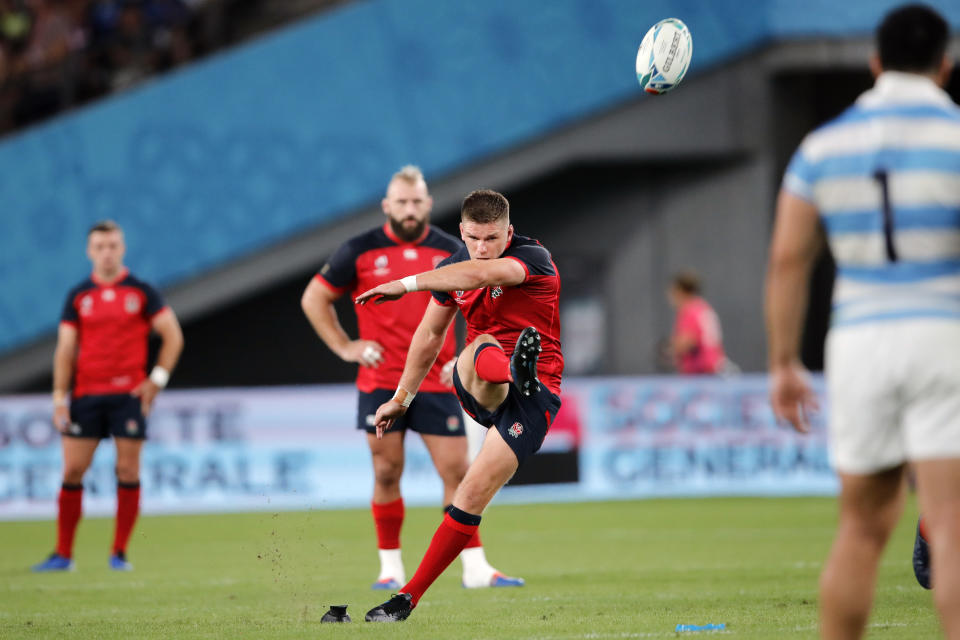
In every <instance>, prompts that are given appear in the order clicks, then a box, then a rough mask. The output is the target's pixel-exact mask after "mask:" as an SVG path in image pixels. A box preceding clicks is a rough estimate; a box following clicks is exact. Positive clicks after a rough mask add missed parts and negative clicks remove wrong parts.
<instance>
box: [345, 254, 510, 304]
mask: <svg viewBox="0 0 960 640" xmlns="http://www.w3.org/2000/svg"><path fill="white" fill-rule="evenodd" d="M526 277H527V271H526V269H524V268H523V265H522V264H520V262H518V261H516V260H514V259H513V258H496V259H494V260H465V261H463V262H457V263H454V264H448V265H447V266H445V267H440V268H439V269H434V270H433V271H424V272H423V273H418V274H417V275H414V276H407V277H406V278H403V279H402V280H392V281H390V282H386V283H384V284H382V285H380V286H379V287H374V288H373V289H370V290H369V291H365V292H363V293H361V294H360V295H359V296H357V302H358V303H359V304H366V303H368V302H370V301H371V300H372V301H374V302H375V303H376V304H380V303H383V302H386V301H388V300H396V299H398V298H400V297H401V296H403V294H405V293H410V292H411V291H472V290H474V289H480V288H482V287H489V286H491V285H498V284H499V285H502V286H506V287H512V286H515V285H518V284H520V283H522V282H523V281H524V280H525V279H526Z"/></svg>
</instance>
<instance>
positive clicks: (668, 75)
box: [637, 18, 693, 95]
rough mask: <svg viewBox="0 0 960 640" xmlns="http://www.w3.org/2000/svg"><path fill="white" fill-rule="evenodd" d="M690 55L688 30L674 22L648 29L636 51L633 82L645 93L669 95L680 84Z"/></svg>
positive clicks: (662, 22)
mask: <svg viewBox="0 0 960 640" xmlns="http://www.w3.org/2000/svg"><path fill="white" fill-rule="evenodd" d="M692 55H693V36H691V35H690V29H687V25H685V24H683V22H681V21H680V20H678V19H676V18H667V19H666V20H661V21H660V22H658V23H657V24H655V25H653V26H652V27H650V30H649V31H647V35H645V36H643V40H642V41H641V42H640V49H639V50H638V51H637V80H638V81H639V82H640V88H641V89H643V90H644V91H646V92H647V93H652V94H654V95H659V94H661V93H666V92H668V91H672V90H673V89H675V88H676V87H677V85H679V84H680V81H681V80H683V76H684V75H686V73H687V69H688V68H689V67H690V57H691V56H692Z"/></svg>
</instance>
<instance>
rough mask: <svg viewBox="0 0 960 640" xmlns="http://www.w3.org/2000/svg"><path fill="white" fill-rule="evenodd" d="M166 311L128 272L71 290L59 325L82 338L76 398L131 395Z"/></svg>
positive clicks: (93, 278) (141, 377) (146, 286)
mask: <svg viewBox="0 0 960 640" xmlns="http://www.w3.org/2000/svg"><path fill="white" fill-rule="evenodd" d="M167 308H168V307H166V305H164V303H163V299H162V298H161V297H160V294H159V293H157V291H156V289H154V288H153V287H151V286H150V285H149V284H147V283H146V282H143V281H142V280H139V279H137V278H135V277H134V276H132V275H130V272H129V271H128V270H127V269H123V270H122V272H121V273H120V274H119V276H118V277H117V279H116V280H115V281H113V282H109V283H108V282H103V281H102V280H100V279H99V278H98V277H97V276H96V274H93V275H91V276H90V277H89V278H87V279H86V280H84V281H83V282H81V283H80V284H79V285H77V286H76V287H74V288H73V289H71V290H70V293H69V294H67V300H66V303H65V304H64V307H63V314H62V315H61V317H60V322H62V323H64V324H67V325H70V326H73V327H75V328H76V329H77V338H78V340H79V357H78V358H77V367H76V371H75V374H74V375H75V380H74V384H73V393H72V396H73V398H74V399H77V398H80V397H83V396H86V395H100V394H113V393H129V392H130V391H132V390H133V389H134V388H136V386H137V385H138V384H140V383H141V382H143V380H144V379H145V378H146V377H147V339H148V338H149V336H150V322H151V321H152V320H153V318H154V316H156V315H157V314H158V313H160V312H161V311H163V310H165V309H167Z"/></svg>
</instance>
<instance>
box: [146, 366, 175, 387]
mask: <svg viewBox="0 0 960 640" xmlns="http://www.w3.org/2000/svg"><path fill="white" fill-rule="evenodd" d="M150 382H152V383H153V384H155V385H157V386H158V387H160V388H161V389H163V388H164V387H165V386H167V383H168V382H170V372H169V371H167V370H166V369H164V368H163V367H161V366H160V365H157V366H155V367H154V368H153V370H152V371H151V372H150Z"/></svg>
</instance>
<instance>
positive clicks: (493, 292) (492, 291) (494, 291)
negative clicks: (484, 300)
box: [490, 285, 503, 300]
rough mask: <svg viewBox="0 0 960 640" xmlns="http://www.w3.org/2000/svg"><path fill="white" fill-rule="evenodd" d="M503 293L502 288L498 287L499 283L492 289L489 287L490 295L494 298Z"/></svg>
mask: <svg viewBox="0 0 960 640" xmlns="http://www.w3.org/2000/svg"><path fill="white" fill-rule="evenodd" d="M502 295H503V289H501V288H500V285H497V286H495V287H494V288H493V289H490V297H491V298H493V299H494V300H496V299H497V298H499V297H500V296H502Z"/></svg>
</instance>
